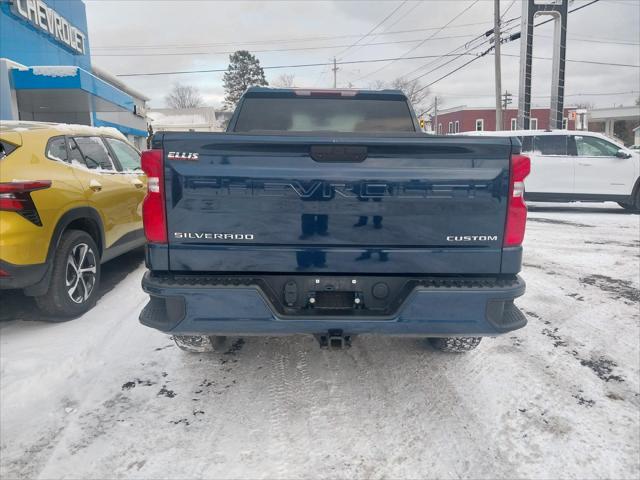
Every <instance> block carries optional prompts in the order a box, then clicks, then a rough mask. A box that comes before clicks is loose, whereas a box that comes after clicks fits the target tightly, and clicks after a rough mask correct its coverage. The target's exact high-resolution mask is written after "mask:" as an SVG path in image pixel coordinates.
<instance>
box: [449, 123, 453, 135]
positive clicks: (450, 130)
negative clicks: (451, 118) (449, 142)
mask: <svg viewBox="0 0 640 480" xmlns="http://www.w3.org/2000/svg"><path fill="white" fill-rule="evenodd" d="M448 133H453V122H449V131H448Z"/></svg>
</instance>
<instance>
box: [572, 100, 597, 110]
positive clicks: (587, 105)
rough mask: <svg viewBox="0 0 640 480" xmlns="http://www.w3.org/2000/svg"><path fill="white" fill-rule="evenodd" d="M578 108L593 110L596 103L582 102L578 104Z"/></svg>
mask: <svg viewBox="0 0 640 480" xmlns="http://www.w3.org/2000/svg"><path fill="white" fill-rule="evenodd" d="M576 108H579V109H584V110H593V109H594V108H596V104H595V103H593V102H581V103H577V104H576Z"/></svg>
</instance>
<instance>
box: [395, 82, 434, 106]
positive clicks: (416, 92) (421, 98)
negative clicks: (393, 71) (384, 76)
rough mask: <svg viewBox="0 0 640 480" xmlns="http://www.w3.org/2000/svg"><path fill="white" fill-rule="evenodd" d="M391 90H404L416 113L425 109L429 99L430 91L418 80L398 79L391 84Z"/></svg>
mask: <svg viewBox="0 0 640 480" xmlns="http://www.w3.org/2000/svg"><path fill="white" fill-rule="evenodd" d="M391 88H395V89H398V90H402V92H403V93H404V94H405V95H406V96H407V98H408V99H409V101H410V102H411V105H413V108H414V109H415V110H416V111H420V110H421V109H423V107H424V106H425V105H424V104H425V102H426V100H427V98H428V97H429V89H428V88H424V87H423V86H422V83H420V80H418V79H413V80H409V79H407V78H405V77H398V78H396V79H395V80H393V81H392V82H391Z"/></svg>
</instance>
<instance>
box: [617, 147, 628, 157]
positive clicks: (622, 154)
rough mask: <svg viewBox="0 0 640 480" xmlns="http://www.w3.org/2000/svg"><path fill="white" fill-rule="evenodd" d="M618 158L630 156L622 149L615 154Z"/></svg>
mask: <svg viewBox="0 0 640 480" xmlns="http://www.w3.org/2000/svg"><path fill="white" fill-rule="evenodd" d="M616 157H618V158H631V154H630V153H629V152H627V151H626V150H623V149H622V148H621V149H620V150H618V151H617V152H616Z"/></svg>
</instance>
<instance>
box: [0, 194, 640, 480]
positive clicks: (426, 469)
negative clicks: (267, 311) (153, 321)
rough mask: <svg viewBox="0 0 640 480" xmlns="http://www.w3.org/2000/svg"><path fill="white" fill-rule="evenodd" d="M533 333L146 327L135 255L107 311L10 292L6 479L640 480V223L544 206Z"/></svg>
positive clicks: (532, 289)
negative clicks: (52, 308) (65, 316)
mask: <svg viewBox="0 0 640 480" xmlns="http://www.w3.org/2000/svg"><path fill="white" fill-rule="evenodd" d="M530 220H531V221H530V222H529V225H528V233H527V239H526V243H525V249H526V250H525V252H526V253H525V259H524V270H523V273H522V275H523V277H524V278H525V280H526V281H527V284H528V290H527V293H526V295H525V296H524V297H523V298H522V299H520V300H519V302H518V304H519V306H520V307H521V308H522V309H523V310H524V311H525V312H526V314H527V317H528V319H529V324H528V326H527V327H525V328H524V329H522V330H519V331H516V332H513V333H511V334H508V335H506V336H503V337H500V338H497V339H484V340H483V342H482V344H481V345H480V346H479V347H478V349H477V350H475V351H474V352H471V353H469V354H466V355H447V354H442V353H439V352H436V351H434V350H432V349H430V348H429V347H428V346H427V345H425V342H423V341H421V340H416V339H400V338H383V337H365V336H362V337H358V338H357V339H356V341H355V342H354V345H353V347H352V348H351V349H349V350H345V351H337V352H336V351H325V350H320V349H319V348H318V346H317V344H316V343H315V342H314V341H313V340H312V339H311V338H308V337H302V336H300V337H289V338H243V339H240V338H234V339H230V342H229V345H228V348H227V350H226V351H225V352H223V353H216V354H206V355H189V354H185V353H183V352H181V351H179V350H178V349H177V348H175V347H174V346H173V343H172V341H171V340H170V339H169V337H168V336H166V335H163V334H161V333H159V332H156V331H153V330H150V329H147V328H145V327H142V326H141V325H139V324H138V321H137V316H138V313H139V311H140V310H141V308H142V307H143V305H144V303H145V302H146V298H145V295H144V294H143V293H142V292H141V291H140V289H139V282H140V278H141V276H142V274H143V272H144V267H143V265H142V257H141V255H140V253H139V252H134V253H131V254H129V255H127V256H124V257H121V258H120V259H119V260H115V261H114V262H111V263H110V264H107V265H105V268H104V270H103V273H104V275H105V279H104V281H103V286H102V289H103V291H102V292H101V294H102V297H101V299H100V301H99V302H98V305H97V306H96V307H95V308H94V309H93V310H92V311H91V312H90V313H88V314H86V315H85V316H83V317H81V318H78V319H76V320H73V321H69V322H65V323H57V324H50V323H45V322H42V321H41V319H40V317H39V313H38V312H37V311H36V310H35V309H34V308H33V306H32V304H31V301H30V299H29V298H26V297H23V296H20V295H17V294H15V293H9V294H7V293H6V292H5V293H3V294H2V296H0V301H1V302H2V303H1V310H2V312H1V314H0V315H1V318H2V319H3V320H4V321H2V322H0V476H1V477H2V478H7V479H9V478H43V479H44V478H47V479H50V478H145V479H146V478H195V477H206V478H214V477H216V478H302V477H304V478H309V477H322V478H549V479H551V478H629V479H631V478H634V479H635V478H638V477H639V476H640V459H639V452H640V413H639V412H640V390H639V388H640V379H639V375H640V311H639V302H640V293H639V290H638V288H639V285H640V278H639V275H640V274H639V272H640V216H638V215H632V214H627V213H625V212H624V211H622V210H621V209H619V208H617V207H615V206H613V205H612V204H608V205H605V206H593V207H576V206H571V207H566V206H548V205H546V206H544V205H541V206H539V207H536V208H532V209H531V214H530Z"/></svg>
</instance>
